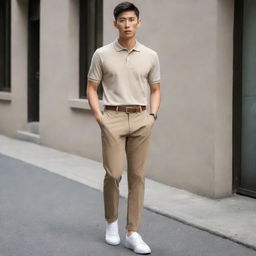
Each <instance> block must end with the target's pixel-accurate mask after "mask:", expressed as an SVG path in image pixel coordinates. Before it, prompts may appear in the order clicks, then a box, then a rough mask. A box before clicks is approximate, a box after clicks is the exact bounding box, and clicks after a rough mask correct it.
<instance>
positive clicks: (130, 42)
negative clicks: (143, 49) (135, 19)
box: [118, 37, 136, 50]
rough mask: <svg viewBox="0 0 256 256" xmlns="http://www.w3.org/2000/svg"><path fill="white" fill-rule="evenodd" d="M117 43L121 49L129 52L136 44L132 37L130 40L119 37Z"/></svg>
mask: <svg viewBox="0 0 256 256" xmlns="http://www.w3.org/2000/svg"><path fill="white" fill-rule="evenodd" d="M118 42H119V44H121V45H122V46H123V47H125V48H127V49H128V50H131V49H132V48H133V47H134V46H135V44H136V38H135V37H132V38H128V39H124V38H121V37H119V38H118Z"/></svg>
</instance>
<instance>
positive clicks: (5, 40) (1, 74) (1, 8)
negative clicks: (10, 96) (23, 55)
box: [0, 0, 11, 91]
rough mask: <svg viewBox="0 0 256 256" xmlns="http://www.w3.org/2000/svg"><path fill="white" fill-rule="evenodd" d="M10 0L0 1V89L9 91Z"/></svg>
mask: <svg viewBox="0 0 256 256" xmlns="http://www.w3.org/2000/svg"><path fill="white" fill-rule="evenodd" d="M10 89H11V88H10V0H1V1H0V91H10Z"/></svg>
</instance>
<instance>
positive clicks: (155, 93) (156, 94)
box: [149, 83, 161, 114]
mask: <svg viewBox="0 0 256 256" xmlns="http://www.w3.org/2000/svg"><path fill="white" fill-rule="evenodd" d="M149 86H150V112H151V113H155V114H156V113H157V111H158V109H159V107H160V102H161V94H160V83H157V84H151V85H149Z"/></svg>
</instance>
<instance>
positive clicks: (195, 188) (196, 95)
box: [0, 0, 233, 197]
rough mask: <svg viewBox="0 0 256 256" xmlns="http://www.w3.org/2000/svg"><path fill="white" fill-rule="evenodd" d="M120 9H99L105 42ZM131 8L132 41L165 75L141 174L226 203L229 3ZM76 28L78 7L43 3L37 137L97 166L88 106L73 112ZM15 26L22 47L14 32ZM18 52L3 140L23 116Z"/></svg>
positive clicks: (175, 2)
mask: <svg viewBox="0 0 256 256" xmlns="http://www.w3.org/2000/svg"><path fill="white" fill-rule="evenodd" d="M12 2H13V3H14V6H15V5H17V4H15V3H16V1H14V0H13V1H12ZM119 2H120V1H116V0H105V1H104V44H106V43H109V42H111V41H113V40H114V38H115V37H116V36H117V31H116V29H115V28H114V27H113V25H112V20H113V16H112V12H113V8H114V7H115V5H116V4H117V3H119ZM133 2H134V3H135V4H136V5H137V6H138V7H139V8H140V10H141V18H142V26H141V27H140V29H139V31H138V39H139V41H141V43H144V44H145V45H147V46H149V47H151V48H153V49H155V50H156V51H157V52H158V53H159V57H160V62H161V73H162V81H161V90H162V104H161V108H160V111H159V119H158V120H157V122H156V124H155V126H154V129H153V137H152V144H151V153H150V159H149V166H148V172H147V175H148V176H149V177H151V178H153V179H155V180H157V181H160V182H162V183H165V184H168V185H171V186H175V187H178V188H183V189H187V190H190V191H192V192H194V193H198V194H201V195H206V196H209V197H222V196H227V195H230V194H231V184H232V175H231V174H232V161H231V160H232V155H231V153H232V140H231V139H232V45H233V38H232V33H233V0H225V1H221V0H193V1H191V0H172V1H168V0H158V1H154V0H138V1H133ZM60 6H61V8H60ZM13 11H15V8H14V10H13ZM13 16H14V17H13V19H14V21H15V20H17V19H22V15H18V14H17V15H13ZM23 22H24V21H23ZM78 22H79V21H78V0H54V1H52V0H44V1H41V31H40V36H41V50H40V55H41V59H40V66H41V70H40V135H41V141H42V144H44V145H47V146H50V147H54V148H57V149H61V150H64V151H68V152H72V153H75V154H79V155H82V156H85V157H89V158H92V159H95V160H99V161H100V160H101V141H100V129H99V127H98V124H97V123H96V122H95V121H94V118H93V116H92V114H91V113H90V111H89V110H88V109H86V107H82V108H74V107H70V102H72V100H71V99H77V98H78V90H79V87H78V86H79V85H78V78H79V76H78V71H79V66H78V64H79V61H78V51H79V48H78V46H79V37H78V30H79V23H78ZM15 24H16V25H15ZM13 26H14V31H15V30H17V35H15V36H16V37H19V42H20V41H21V42H23V43H24V45H26V44H25V43H26V42H25V41H26V39H25V38H26V36H24V31H22V30H21V31H22V32H21V31H20V30H19V28H20V27H21V24H19V23H18V21H16V22H14V24H13ZM13 34H14V33H13ZM25 34H26V33H25ZM20 38H21V40H20ZM15 44H17V42H15V43H14V42H13V45H12V48H13V50H14V53H15V51H16V52H17V53H16V54H14V53H13V56H12V58H13V59H12V63H15V65H18V67H19V68H20V67H21V68H20V69H18V67H14V64H13V65H12V67H13V68H16V69H17V70H18V74H19V76H18V77H16V75H17V74H16V73H14V71H13V72H12V79H13V80H12V86H13V91H12V97H13V99H12V101H11V103H10V104H9V105H5V104H3V103H2V102H1V101H0V104H1V105H0V117H1V120H7V121H5V122H4V123H3V122H2V121H1V124H0V132H1V133H3V134H7V135H10V136H14V134H15V130H16V129H20V128H21V127H22V126H25V125H26V115H27V113H26V82H25V81H26V77H25V76H26V68H25V67H26V61H25V60H24V55H25V56H26V51H24V45H23V44H22V45H15ZM14 48H15V49H14ZM16 62H17V63H16ZM14 74H15V75H14ZM21 78H22V79H21ZM15 79H16V80H15ZM15 81H17V82H15ZM18 81H21V82H22V85H20V84H19V83H18ZM15 95H17V97H16V96H15ZM78 102H79V104H80V105H81V104H84V105H86V103H85V102H83V101H78ZM71 105H72V104H71ZM3 106H4V107H3ZM14 106H16V107H14ZM18 111H19V112H18ZM16 113H19V117H18V118H17V116H18V115H17V114H16ZM10 114H12V115H14V116H15V118H11V119H10ZM10 127H12V129H13V130H11V129H10ZM10 131H11V132H10Z"/></svg>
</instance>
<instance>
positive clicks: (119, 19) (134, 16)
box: [119, 16, 136, 20]
mask: <svg viewBox="0 0 256 256" xmlns="http://www.w3.org/2000/svg"><path fill="white" fill-rule="evenodd" d="M133 18H136V17H135V16H131V17H127V18H125V17H120V18H119V20H122V19H123V20H126V19H133Z"/></svg>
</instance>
